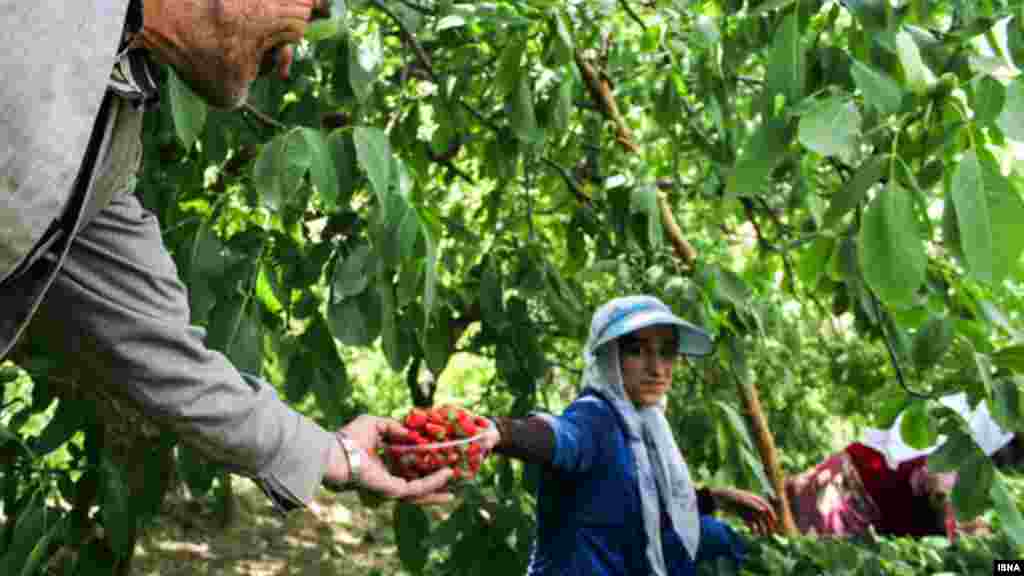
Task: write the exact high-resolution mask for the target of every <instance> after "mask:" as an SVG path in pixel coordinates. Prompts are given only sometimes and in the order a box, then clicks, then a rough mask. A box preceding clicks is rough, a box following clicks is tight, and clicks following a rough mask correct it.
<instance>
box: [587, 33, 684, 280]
mask: <svg viewBox="0 0 1024 576" xmlns="http://www.w3.org/2000/svg"><path fill="white" fill-rule="evenodd" d="M575 58H576V66H577V68H579V71H580V74H581V75H582V76H583V81H584V83H585V84H586V86H587V91H588V92H589V93H590V97H591V99H593V101H594V103H595V104H596V105H597V108H598V110H600V111H601V113H602V114H603V115H604V117H605V118H607V119H608V120H610V121H611V122H612V124H613V125H614V126H615V140H616V141H617V142H618V143H619V144H620V145H621V146H622V147H623V148H625V149H626V150H627V151H628V152H632V153H633V154H640V152H641V151H640V147H639V146H638V145H637V144H636V142H635V141H634V140H633V132H632V130H630V129H629V126H628V125H627V124H626V121H625V119H624V118H623V117H622V114H621V113H620V112H619V107H618V104H616V102H615V97H614V96H613V95H612V93H611V86H610V84H609V83H608V79H607V78H604V77H602V76H601V75H600V74H598V72H597V71H596V70H595V69H594V67H593V66H592V65H591V64H590V62H588V61H587V60H586V59H585V58H584V57H583V54H582V53H581V52H580V51H579V50H577V51H576V54H575ZM658 206H659V208H660V209H661V223H662V227H663V228H664V229H665V231H666V232H667V234H668V237H669V241H670V242H671V243H672V247H673V249H674V250H675V253H676V257H677V258H679V259H680V260H682V262H683V265H684V266H685V267H692V266H693V263H694V262H695V261H696V260H697V251H696V250H695V249H694V248H693V246H692V245H691V244H690V243H689V242H688V241H687V240H686V238H685V237H684V236H683V231H682V229H681V228H680V227H679V224H678V223H677V222H676V218H675V215H674V214H673V213H672V207H671V206H669V205H668V200H666V199H665V196H664V195H662V194H658Z"/></svg>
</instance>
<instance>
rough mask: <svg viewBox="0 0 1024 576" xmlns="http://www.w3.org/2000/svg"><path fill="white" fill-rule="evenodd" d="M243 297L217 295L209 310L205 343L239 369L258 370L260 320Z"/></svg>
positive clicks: (256, 371)
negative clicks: (217, 298)
mask: <svg viewBox="0 0 1024 576" xmlns="http://www.w3.org/2000/svg"><path fill="white" fill-rule="evenodd" d="M250 303H251V300H249V299H247V298H240V297H237V296H236V297H231V298H225V299H221V300H219V301H218V302H217V305H216V306H214V307H213V311H211V312H210V322H209V335H208V337H207V345H208V346H209V347H210V348H212V349H214V350H219V351H221V352H223V353H224V355H225V356H227V357H228V358H229V359H230V360H231V362H232V363H233V364H234V365H235V366H236V367H237V368H238V369H239V370H244V371H246V372H251V373H253V374H259V373H260V371H261V369H262V365H263V323H262V322H260V320H259V318H257V317H256V316H255V315H254V314H253V310H252V308H251V306H250Z"/></svg>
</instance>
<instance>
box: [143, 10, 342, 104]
mask: <svg viewBox="0 0 1024 576" xmlns="http://www.w3.org/2000/svg"><path fill="white" fill-rule="evenodd" d="M328 12H329V0H146V1H145V3H144V4H143V25H142V32H141V34H139V35H138V36H137V37H136V40H135V42H136V44H137V45H141V46H142V47H145V48H147V49H149V51H150V52H151V53H152V54H153V55H154V56H155V57H156V58H157V59H158V60H161V61H163V62H165V63H167V64H170V65H171V66H173V67H174V69H175V70H176V71H177V73H178V74H179V75H180V76H181V77H182V79H183V80H184V81H185V82H186V83H187V84H188V85H189V86H190V87H191V88H192V89H193V90H194V91H195V92H196V93H197V94H199V95H200V96H202V97H203V98H204V99H205V100H206V101H207V102H209V103H210V104H212V105H214V106H219V107H226V108H230V107H235V106H238V105H240V104H242V103H243V102H245V99H246V97H247V95H248V92H249V85H250V84H251V83H252V81H253V80H255V79H256V77H257V76H258V75H259V73H260V70H261V65H264V66H263V67H264V68H266V66H265V64H266V63H267V62H268V61H270V62H273V63H274V64H276V66H278V67H279V70H280V71H281V73H282V74H286V73H287V66H288V64H289V63H290V62H291V47H290V46H288V45H289V44H292V43H295V42H297V41H299V40H300V39H301V38H302V35H303V34H304V33H305V31H306V25H307V24H308V23H309V21H310V20H311V19H312V18H316V17H322V16H326V15H328Z"/></svg>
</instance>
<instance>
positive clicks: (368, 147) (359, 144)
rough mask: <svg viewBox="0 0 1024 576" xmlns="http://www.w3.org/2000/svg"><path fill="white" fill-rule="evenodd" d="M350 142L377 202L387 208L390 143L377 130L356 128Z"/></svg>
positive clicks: (379, 130) (364, 127) (390, 176)
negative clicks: (354, 148)
mask: <svg viewBox="0 0 1024 576" xmlns="http://www.w3.org/2000/svg"><path fill="white" fill-rule="evenodd" d="M352 141H353V143H354V144H355V147H356V157H357V158H358V159H359V164H361V165H362V166H363V168H364V169H366V174H367V176H369V178H370V184H371V185H372V186H373V190H374V192H376V193H377V201H378V202H379V203H380V205H381V206H387V200H388V195H389V194H390V190H391V180H392V174H391V167H392V166H393V163H392V162H391V143H390V142H388V135H387V134H385V133H384V131H383V130H381V129H379V128H372V127H369V126H356V128H355V130H354V131H353V133H352Z"/></svg>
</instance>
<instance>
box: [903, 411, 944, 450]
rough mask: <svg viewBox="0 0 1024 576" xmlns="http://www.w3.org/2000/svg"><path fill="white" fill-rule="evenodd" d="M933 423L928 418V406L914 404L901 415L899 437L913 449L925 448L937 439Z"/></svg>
mask: <svg viewBox="0 0 1024 576" xmlns="http://www.w3.org/2000/svg"><path fill="white" fill-rule="evenodd" d="M938 435H939V433H938V431H937V429H936V428H935V422H934V421H933V420H932V419H931V418H929V416H928V405H927V404H925V403H924V402H915V403H914V404H911V405H910V407H909V408H907V410H906V411H905V412H904V413H903V419H902V420H901V421H900V437H902V438H903V441H904V442H906V443H907V444H908V445H909V446H911V447H913V448H918V449H922V448H927V447H928V446H932V445H934V444H935V440H936V438H938Z"/></svg>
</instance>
